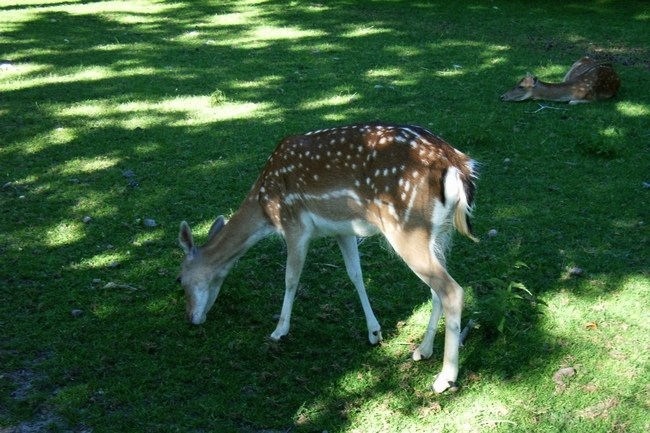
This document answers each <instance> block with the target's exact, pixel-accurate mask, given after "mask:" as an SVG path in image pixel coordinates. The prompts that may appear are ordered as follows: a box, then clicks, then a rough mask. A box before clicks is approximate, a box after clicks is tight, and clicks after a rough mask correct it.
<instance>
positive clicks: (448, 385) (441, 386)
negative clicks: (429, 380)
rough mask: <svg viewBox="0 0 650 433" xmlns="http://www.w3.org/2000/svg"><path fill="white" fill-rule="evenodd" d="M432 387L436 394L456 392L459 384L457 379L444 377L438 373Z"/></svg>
mask: <svg viewBox="0 0 650 433" xmlns="http://www.w3.org/2000/svg"><path fill="white" fill-rule="evenodd" d="M431 388H432V389H433V392H435V393H436V394H442V393H443V392H445V391H449V392H456V391H458V389H459V386H458V384H457V383H456V382H455V381H453V380H447V379H445V378H444V377H441V376H440V375H438V376H437V377H436V380H435V382H433V385H432V386H431Z"/></svg>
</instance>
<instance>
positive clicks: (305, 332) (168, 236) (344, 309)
mask: <svg viewBox="0 0 650 433" xmlns="http://www.w3.org/2000/svg"><path fill="white" fill-rule="evenodd" d="M649 22H650V6H649V5H648V4H647V3H646V2H642V1H636V2H635V1H626V2H614V1H599V2H588V1H563V2H552V3H551V4H550V5H549V4H547V3H544V5H543V6H542V5H541V4H540V5H537V4H534V3H530V2H518V1H508V2H506V1H499V0H497V1H492V2H479V1H475V2H465V1H460V2H400V1H373V2H353V1H332V2H329V1H328V2H322V3H316V2H303V1H294V2H283V1H252V0H251V1H237V2H235V1H232V2H231V1H229V2H225V1H224V2H219V1H176V2H153V1H145V0H140V1H130V2H117V1H107V2H92V1H84V2H81V1H79V2H77V1H66V2H59V1H47V0H41V1H36V0H33V1H29V2H26V1H23V2H18V1H0V60H1V62H0V63H2V64H3V65H4V66H3V67H2V68H1V69H0V188H1V189H0V217H1V218H0V296H1V302H0V430H3V429H6V430H7V431H13V430H12V429H14V428H19V427H20V426H22V427H21V428H33V429H36V428H38V429H39V430H38V431H81V430H82V429H84V430H85V431H93V432H123V431H160V432H165V431H180V432H207V431H216V432H255V433H258V432H267V433H268V432H287V431H292V432H322V431H325V430H326V431H328V432H359V433H361V432H363V433H367V432H492V431H495V432H531V431H535V432H575V433H578V432H580V433H582V432H642V431H647V430H648V428H650V421H648V416H647V413H648V410H649V409H650V388H649V385H648V384H649V383H650V364H649V359H648V358H649V353H650V351H649V349H650V338H649V337H648V335H649V331H650V329H649V322H648V313H647V311H648V307H649V306H650V296H649V291H650V275H649V273H648V269H649V261H648V257H649V256H648V251H650V246H649V244H648V234H649V233H648V225H649V224H650V222H649V221H648V219H647V218H648V211H649V210H650V206H649V205H648V194H649V193H650V192H649V191H648V189H647V188H644V186H643V183H644V182H648V181H650V175H649V173H650V159H649V149H650V147H649V145H648V143H649V141H650V123H649V121H648V118H649V117H650V93H649V92H648V91H647V90H648V85H649V82H650V81H649V77H650V75H649V71H650V70H649V68H650V51H649V49H648V47H649V46H650V36H649V34H648V32H647V29H648V25H649ZM585 54H589V55H591V56H593V57H596V58H598V59H601V60H609V61H612V62H613V63H614V66H615V69H616V70H617V72H618V73H619V75H620V77H621V80H622V87H621V90H620V92H619V96H618V97H617V98H616V99H615V100H612V101H607V102H602V103H597V104H591V105H581V106H568V105H564V104H555V103H549V104H546V105H547V106H548V107H550V108H547V109H543V110H540V111H537V109H538V108H539V106H538V105H537V104H536V103H534V102H530V103H519V104H506V103H502V102H500V101H499V98H498V96H499V95H500V94H501V93H503V92H505V91H506V90H507V89H509V88H510V87H511V86H513V85H514V84H515V82H516V81H517V80H518V79H519V78H520V77H521V76H523V75H524V74H525V73H526V72H527V71H530V72H532V73H535V74H537V75H539V76H540V77H542V78H543V79H545V80H559V79H561V78H562V76H563V75H564V73H565V72H566V70H567V68H568V67H569V66H570V65H571V64H572V62H573V61H575V60H576V59H577V58H579V57H580V56H582V55H585ZM375 119H381V120H386V121H392V122H411V123H417V124H420V125H423V126H425V127H427V128H429V129H431V130H432V131H434V132H436V133H438V134H440V135H441V136H443V137H444V138H445V139H446V140H448V141H449V142H450V143H452V144H454V145H455V146H456V147H458V148H459V149H461V150H463V151H464V152H466V153H469V154H470V155H472V157H474V158H475V159H477V160H479V161H480V162H481V163H482V168H481V179H480V182H479V190H478V195H477V211H476V216H475V227H476V231H477V234H478V235H479V237H480V238H481V243H479V244H478V245H474V244H472V243H471V242H467V241H465V240H462V239H458V240H457V241H456V243H455V245H454V250H453V252H452V254H451V256H450V258H449V268H450V272H451V273H452V275H453V276H454V277H455V278H456V280H458V281H459V282H460V283H461V284H462V285H463V286H464V287H465V289H466V292H467V306H466V309H465V315H464V317H465V319H468V318H472V317H473V318H475V319H477V320H478V321H479V323H480V327H479V328H478V329H477V330H474V331H472V333H470V335H469V337H468V340H467V342H466V346H465V348H464V349H463V350H462V351H461V373H460V377H459V381H460V382H461V384H462V388H461V391H460V392H458V393H456V394H444V395H442V396H437V395H435V394H433V393H432V392H431V391H430V384H431V383H432V381H433V377H434V375H435V374H436V373H437V371H438V370H439V367H440V355H441V351H442V346H441V344H442V338H438V339H437V343H436V348H435V352H434V359H432V360H431V361H427V362H422V363H413V362H412V361H410V353H411V351H412V350H413V349H414V347H415V345H416V344H417V343H418V342H419V340H420V338H421V337H422V335H423V331H424V327H425V325H426V322H427V319H428V300H429V295H428V293H427V290H425V288H424V287H423V285H422V284H421V283H420V282H419V281H418V280H417V278H416V277H415V276H414V275H412V274H411V273H410V271H408V269H406V267H405V266H404V265H403V264H402V263H400V262H399V259H398V258H397V257H396V256H395V255H394V254H393V253H391V252H390V251H387V248H386V246H385V244H384V243H383V242H382V241H381V240H379V239H371V240H368V241H366V242H365V243H364V244H363V245H362V246H361V252H362V262H363V267H364V272H365V277H366V281H367V286H368V292H369V295H370V299H371V301H372V303H373V306H374V308H375V312H376V314H377V316H378V318H379V320H380V322H381V323H382V326H383V329H384V338H385V341H384V343H383V344H382V345H381V346H379V347H370V346H369V345H368V344H367V342H366V329H365V323H364V319H363V314H362V311H361V308H360V305H359V303H358V300H357V298H356V294H355V293H354V290H353V287H352V285H351V284H350V283H349V281H348V280H347V277H346V275H345V271H344V267H343V264H342V259H341V258H340V257H339V254H338V253H337V248H336V247H335V243H334V242H333V241H331V240H321V241H318V242H315V243H314V245H313V247H312V249H311V252H310V256H309V259H308V264H307V266H306V269H305V272H304V276H303V279H302V288H301V290H300V292H299V295H298V299H297V302H296V307H295V311H294V320H293V323H292V330H291V333H290V335H289V337H288V338H287V339H286V340H284V341H282V342H281V343H279V344H274V343H271V342H270V341H269V340H268V335H269V334H270V332H271V331H272V330H273V329H274V326H275V323H274V316H275V315H276V314H278V313H279V310H280V306H281V300H282V295H283V287H282V285H283V281H284V277H283V265H284V263H283V262H284V252H283V245H282V242H281V241H280V240H279V239H277V238H271V239H268V240H266V241H263V242H261V243H260V244H259V245H258V246H256V247H255V248H253V249H252V250H251V251H250V252H249V253H248V254H247V255H246V256H245V257H244V258H243V259H242V260H241V261H240V263H239V264H238V265H237V266H236V267H235V268H234V269H233V271H232V272H231V274H230V276H229V277H228V279H227V280H226V283H225V285H224V288H223V290H222V293H221V295H220V297H219V299H218V300H217V304H216V306H215V307H214V309H213V310H212V312H211V313H210V315H209V318H208V322H207V323H206V324H205V325H203V326H199V327H193V326H190V325H188V324H186V323H185V322H184V319H183V312H184V306H183V294H182V291H181V290H180V289H179V288H178V287H177V285H175V283H174V280H175V277H176V274H177V272H178V266H179V263H180V261H181V259H182V252H181V250H180V248H178V246H177V244H176V237H177V230H178V224H179V222H180V221H181V220H184V219H185V220H188V221H189V222H190V223H191V224H192V226H193V228H194V231H195V234H196V236H197V237H198V238H199V240H201V241H203V240H205V238H206V236H207V230H208V228H209V226H210V224H211V222H212V221H213V219H214V217H215V216H217V215H218V214H221V213H223V214H226V215H228V214H230V213H232V212H233V211H234V210H235V209H236V208H237V206H238V205H239V202H240V201H241V199H242V198H243V197H244V195H245V194H246V193H247V191H248V190H249V188H250V186H251V184H252V183H253V181H254V180H255V178H256V176H257V174H258V173H259V170H260V169H261V167H262V165H263V164H264V161H265V160H266V158H267V156H268V154H269V153H270V152H271V151H272V149H273V148H274V147H275V144H276V142H277V140H279V139H280V138H281V137H283V136H285V135H288V134H291V133H299V132H303V131H307V130H313V129H318V128H321V127H326V126H331V125H337V124H342V123H353V122H363V121H369V120H375ZM129 170H130V171H131V172H130V173H129V172H128V171H129ZM84 217H90V218H91V220H90V221H89V222H84V220H83V219H84ZM146 218H152V219H154V220H155V221H156V223H157V224H156V226H155V227H147V226H146V225H145V224H144V220H145V219H146ZM491 229H496V230H497V235H496V236H494V237H490V236H488V234H487V233H488V231H489V230H491ZM575 267H579V268H581V269H582V270H583V272H582V274H581V275H574V274H572V273H571V272H570V270H571V269H572V268H575ZM111 282H112V283H115V284H117V286H115V285H113V286H110V285H109V286H108V288H105V287H106V285H107V284H108V283H111ZM111 287H112V288H111ZM524 288H525V289H526V290H524ZM75 310H81V311H75ZM73 311H74V314H73ZM565 367H573V368H574V369H575V371H576V374H575V375H574V376H562V377H554V376H555V375H556V372H558V370H559V369H560V368H565ZM39 426H40V427H39ZM34 431H36V430H34Z"/></svg>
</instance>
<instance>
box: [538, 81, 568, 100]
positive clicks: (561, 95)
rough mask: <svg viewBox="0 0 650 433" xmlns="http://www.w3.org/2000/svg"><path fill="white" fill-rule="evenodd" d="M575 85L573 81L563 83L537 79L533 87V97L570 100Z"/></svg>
mask: <svg viewBox="0 0 650 433" xmlns="http://www.w3.org/2000/svg"><path fill="white" fill-rule="evenodd" d="M576 85H577V83H576V82H575V81H569V82H565V83H545V82H543V81H537V85H536V86H535V88H534V89H533V98H534V99H545V100H548V101H557V102H567V101H571V100H572V99H573V98H574V93H575V88H576Z"/></svg>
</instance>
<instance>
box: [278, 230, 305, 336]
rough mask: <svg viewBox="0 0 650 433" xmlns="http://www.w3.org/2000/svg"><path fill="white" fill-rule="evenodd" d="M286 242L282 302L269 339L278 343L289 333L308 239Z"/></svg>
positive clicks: (289, 238)
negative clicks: (285, 267) (285, 266)
mask: <svg viewBox="0 0 650 433" xmlns="http://www.w3.org/2000/svg"><path fill="white" fill-rule="evenodd" d="M286 241H287V270H286V273H285V290H284V300H283V301H282V311H281V312H280V320H279V321H278V326H277V327H276V328H275V331H273V333H272V334H271V339H272V340H274V341H279V340H280V339H281V338H282V337H284V336H285V335H287V334H288V333H289V327H290V325H291V311H292V309H293V301H294V300H295V298H296V291H297V290H298V283H299V282H300V274H301V273H302V268H303V266H304V265H305V258H306V257H307V244H308V242H309V237H308V236H306V235H303V236H300V237H299V238H298V239H294V238H293V237H287V238H286Z"/></svg>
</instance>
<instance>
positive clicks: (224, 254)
mask: <svg viewBox="0 0 650 433" xmlns="http://www.w3.org/2000/svg"><path fill="white" fill-rule="evenodd" d="M476 176H477V175H476V164H475V163H474V161H472V160H471V159H470V158H469V157H467V156H466V155H464V154H463V153H461V152H459V151H458V150H456V149H454V148H453V147H452V146H450V145H449V144H447V143H446V142H445V141H443V140H442V139H440V138H438V137H437V136H435V135H433V134H432V133H431V132H429V131H427V130H426V129H424V128H421V127H419V126H396V125H389V124H382V123H374V124H368V125H352V126H343V127H339V128H332V129H324V130H320V131H314V132H308V133H306V134H304V135H297V136H291V137H287V138H285V139H283V140H282V141H280V143H279V144H278V146H277V148H276V149H275V151H274V152H273V154H272V155H271V156H270V157H269V159H268V161H267V163H266V166H265V167H264V169H263V170H262V173H261V175H260V176H259V177H258V179H257V181H256V182H255V184H254V186H253V188H252V189H251V191H250V193H249V194H248V196H247V197H246V198H245V199H244V201H243V203H242V204H241V206H240V207H239V209H238V210H237V211H236V212H235V214H234V215H233V216H232V218H231V219H230V220H229V221H228V222H227V223H226V222H225V221H224V218H223V217H222V216H220V217H219V218H217V220H216V221H215V222H214V224H213V225H212V227H211V228H210V231H209V240H208V241H207V243H206V244H205V245H203V246H200V247H199V246H197V245H195V243H194V240H193V239H192V232H191V230H190V227H189V225H188V224H187V223H186V222H185V221H183V222H182V223H181V225H180V233H179V243H180V245H181V247H182V248H183V250H184V251H185V254H186V257H185V260H184V262H183V264H182V270H181V274H180V277H179V281H180V283H181V284H182V286H183V287H184V289H185V294H186V310H187V316H188V319H189V320H190V321H191V322H192V323H194V324H201V323H203V322H204V321H205V320H206V314H207V312H208V311H209V310H210V308H211V307H212V305H213V304H214V302H215V300H216V298H217V295H218V294H219V290H220V288H221V285H222V283H223V281H224V279H225V278H226V275H227V274H228V271H230V269H231V268H232V266H233V265H234V264H235V262H236V261H237V259H238V258H239V257H241V256H242V255H243V254H244V253H245V252H246V251H247V250H248V249H249V248H250V247H251V246H253V245H254V244H255V243H257V242H258V241H259V240H261V239H262V238H264V237H266V236H267V235H269V234H271V233H274V232H275V233H279V234H280V235H281V236H282V237H283V238H284V239H285V241H286V246H287V265H286V275H285V280H286V281H285V283H286V288H285V294H284V301H283V303H282V311H281V314H280V319H279V322H278V325H277V328H276V329H275V331H274V332H273V333H272V334H271V339H273V340H279V339H280V338H282V337H283V336H285V335H286V334H287V333H288V332H289V323H290V320H291V309H292V306H293V301H294V297H295V295H296V289H297V288H298V280H299V278H300V273H301V271H302V268H303V264H304V263H305V256H306V255H307V248H308V244H309V241H310V239H312V238H314V237H319V236H334V237H335V238H336V240H337V243H338V246H339V248H340V250H341V253H342V254H343V259H344V262H345V267H346V270H347V273H348V276H349V278H350V279H351V280H352V283H353V284H354V286H355V287H356V289H357V292H358V295H359V298H360V299H361V305H362V307H363V312H364V314H365V318H366V324H367V326H368V339H369V341H370V343H372V344H377V343H378V342H379V341H381V339H382V336H381V328H380V326H379V322H378V321H377V319H376V318H375V315H374V313H373V311H372V308H371V306H370V302H369V301H368V296H367V294H366V289H365V287H364V284H363V279H362V274H361V266H360V263H359V252H358V250H357V242H356V236H370V235H373V234H375V233H378V232H381V233H382V234H383V235H384V236H385V237H386V239H387V240H388V242H389V243H390V244H391V246H392V247H393V248H394V249H395V251H396V252H397V254H399V255H400V257H401V258H402V259H403V260H404V261H405V262H406V264H407V265H408V266H409V267H410V268H411V269H412V270H413V272H415V274H416V275H417V276H418V277H420V279H421V280H422V281H424V282H425V283H426V284H427V285H428V286H429V287H430V288H431V293H432V301H433V308H432V313H431V319H430V321H429V324H428V326H427V329H426V332H425V335H424V340H423V341H422V344H421V345H420V346H419V348H418V349H417V350H416V351H415V352H414V354H413V359H415V360H420V359H422V358H429V357H430V356H431V354H432V351H433V338H434V334H435V331H436V327H437V324H438V321H439V319H440V316H441V313H442V311H443V310H444V313H445V316H446V332H445V348H444V355H443V367H442V372H441V373H440V375H438V377H437V379H436V381H435V383H434V385H433V388H434V390H435V391H436V392H443V391H444V390H446V389H448V388H450V387H454V386H455V381H456V378H457V375H458V348H459V333H460V320H461V310H462V307H463V289H462V288H461V287H460V286H459V285H458V284H457V283H456V281H454V279H453V278H452V277H451V276H450V275H449V274H448V273H447V270H446V268H445V251H446V249H447V247H448V245H449V240H450V237H451V235H452V232H453V228H454V227H455V228H456V229H457V230H458V231H459V232H460V233H462V234H464V235H466V236H468V237H469V238H471V239H473V240H476V239H475V238H474V237H473V235H472V230H471V224H470V214H471V210H472V203H473V198H474V189H475V184H474V181H475V179H476Z"/></svg>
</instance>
